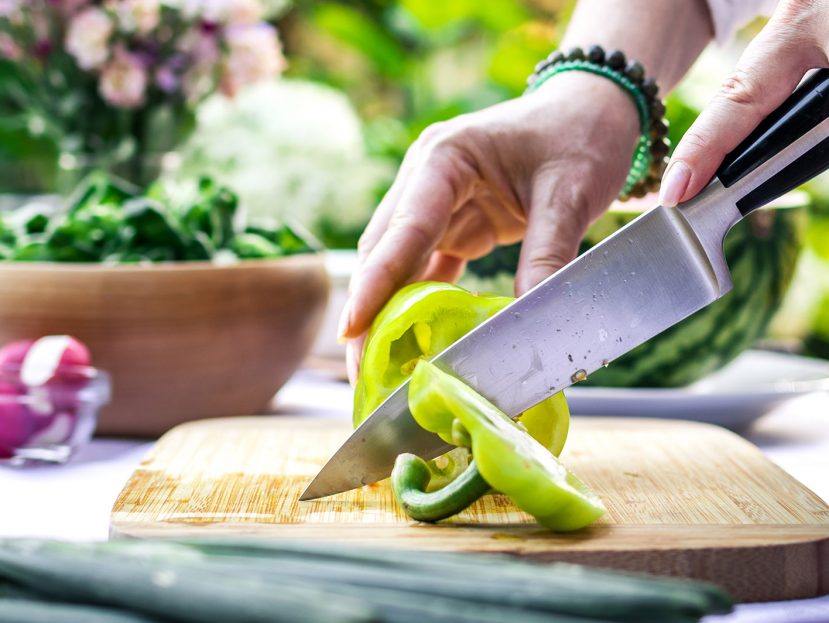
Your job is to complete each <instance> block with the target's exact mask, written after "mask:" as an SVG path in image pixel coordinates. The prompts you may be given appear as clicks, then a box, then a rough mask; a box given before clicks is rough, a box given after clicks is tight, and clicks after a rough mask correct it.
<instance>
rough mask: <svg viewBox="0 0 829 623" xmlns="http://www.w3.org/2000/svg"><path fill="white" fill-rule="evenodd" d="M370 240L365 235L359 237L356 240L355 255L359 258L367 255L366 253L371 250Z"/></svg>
mask: <svg viewBox="0 0 829 623" xmlns="http://www.w3.org/2000/svg"><path fill="white" fill-rule="evenodd" d="M372 246H373V245H372V240H371V238H370V237H369V236H368V235H367V234H363V235H362V236H360V239H359V240H357V255H358V256H359V257H364V256H366V255H368V252H369V251H370V250H371V248H372Z"/></svg>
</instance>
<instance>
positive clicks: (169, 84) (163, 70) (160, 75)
mask: <svg viewBox="0 0 829 623" xmlns="http://www.w3.org/2000/svg"><path fill="white" fill-rule="evenodd" d="M178 83H179V80H178V76H177V75H176V72H175V70H174V69H173V68H172V67H170V66H169V65H162V66H161V67H159V68H158V69H157V70H156V72H155V84H156V86H157V87H158V88H159V89H161V90H162V91H164V92H165V93H173V92H174V91H175V90H176V89H177V88H178Z"/></svg>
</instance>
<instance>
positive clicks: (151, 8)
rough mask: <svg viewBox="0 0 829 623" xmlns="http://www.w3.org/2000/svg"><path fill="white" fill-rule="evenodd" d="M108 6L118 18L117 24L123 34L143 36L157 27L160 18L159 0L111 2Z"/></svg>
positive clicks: (116, 0)
mask: <svg viewBox="0 0 829 623" xmlns="http://www.w3.org/2000/svg"><path fill="white" fill-rule="evenodd" d="M109 6H110V7H111V8H112V9H113V10H114V11H115V14H116V15H117V16H118V23H119V25H120V27H121V30H123V31H124V32H137V33H139V34H142V35H145V34H147V33H148V32H150V31H151V30H152V29H153V28H155V27H156V26H158V22H159V19H160V17H161V5H160V3H159V0H113V1H112V2H110V3H109Z"/></svg>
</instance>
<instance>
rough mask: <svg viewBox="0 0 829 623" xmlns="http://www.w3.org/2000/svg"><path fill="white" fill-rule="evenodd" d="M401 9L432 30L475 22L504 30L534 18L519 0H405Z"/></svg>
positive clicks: (401, 3) (495, 29) (402, 0)
mask: <svg viewBox="0 0 829 623" xmlns="http://www.w3.org/2000/svg"><path fill="white" fill-rule="evenodd" d="M400 6H402V7H403V8H404V9H405V10H406V11H408V12H409V13H410V14H411V15H412V16H413V17H414V18H415V19H416V20H417V21H418V22H420V24H421V25H422V26H423V27H424V28H428V29H429V30H441V29H445V28H448V27H452V26H455V25H457V24H458V23H463V22H473V23H478V24H480V25H483V26H485V27H487V28H489V29H491V30H494V31H502V30H507V29H510V28H515V27H516V26H518V25H519V24H521V23H522V22H524V21H526V20H527V19H530V15H529V12H528V11H527V9H526V8H525V6H524V4H523V3H522V2H520V1H518V0H442V1H441V2H435V0H401V1H400Z"/></svg>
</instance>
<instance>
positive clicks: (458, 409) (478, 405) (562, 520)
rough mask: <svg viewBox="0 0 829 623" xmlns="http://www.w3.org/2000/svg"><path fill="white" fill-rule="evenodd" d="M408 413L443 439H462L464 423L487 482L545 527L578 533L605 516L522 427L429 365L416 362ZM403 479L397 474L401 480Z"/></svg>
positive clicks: (582, 487) (594, 498) (596, 502)
mask: <svg viewBox="0 0 829 623" xmlns="http://www.w3.org/2000/svg"><path fill="white" fill-rule="evenodd" d="M409 410H410V411H411V413H412V416H413V417H414V418H415V420H416V421H417V422H418V424H420V425H421V426H423V427H424V428H425V429H427V430H430V431H432V432H435V433H437V434H439V435H441V437H444V438H446V437H450V438H451V436H452V429H453V427H454V428H455V429H456V437H457V436H458V433H457V428H458V426H457V425H456V424H454V422H455V420H459V421H460V423H461V424H462V425H463V427H464V428H465V429H466V431H467V432H468V434H469V439H470V441H471V447H472V455H473V456H474V457H475V463H474V465H475V466H476V467H477V470H478V471H479V472H480V475H481V476H482V477H483V479H484V480H485V481H486V482H487V483H488V484H489V485H490V486H491V487H492V488H493V489H495V490H497V491H500V492H502V493H504V494H506V495H507V496H508V497H509V498H510V499H511V500H512V501H513V503H514V504H515V505H516V506H518V507H519V508H520V509H522V510H523V511H525V512H527V513H529V514H530V515H532V516H533V517H535V518H536V520H537V521H538V522H539V523H540V524H541V525H542V526H544V527H546V528H549V529H550V530H556V531H562V532H566V531H571V530H578V529H579V528H583V527H585V526H587V525H588V524H590V523H592V522H594V521H595V520H596V519H598V518H599V517H601V516H602V515H603V514H604V513H605V512H606V508H605V506H604V504H602V501H601V500H600V499H599V498H598V496H596V494H594V493H593V492H592V491H590V489H588V488H587V486H586V485H585V484H584V483H583V482H581V481H580V480H579V479H578V478H577V477H576V476H575V475H574V474H572V473H571V472H569V471H568V470H567V469H566V468H565V467H564V466H563V465H562V464H561V463H560V462H559V461H558V459H556V457H555V456H553V454H552V453H551V452H550V451H549V450H548V449H547V448H546V447H544V446H543V445H542V444H541V443H539V442H538V441H536V440H535V439H533V437H532V436H530V435H529V434H527V432H526V431H525V430H523V429H522V426H521V425H520V424H517V423H516V422H513V421H512V419H510V418H509V416H507V415H506V414H504V413H503V412H502V411H500V410H499V409H498V408H497V407H496V406H495V405H493V404H492V403H491V402H489V401H488V400H487V399H486V398H484V397H483V396H481V395H480V394H478V393H477V392H476V391H475V390H473V389H472V388H471V387H469V386H468V385H466V384H465V383H463V382H462V381H460V380H459V379H456V378H455V377H453V376H451V375H449V374H447V373H445V372H443V371H441V370H440V369H439V368H438V367H437V366H435V365H434V364H432V363H430V362H428V361H421V362H420V363H419V364H417V367H416V368H415V370H414V373H413V375H412V378H411V382H410V385H409ZM403 456H405V455H403ZM401 458H403V457H402V456H401ZM400 464H401V465H402V463H400ZM401 470H402V467H401ZM403 475H404V474H403V473H402V472H399V473H398V480H399V481H400V482H403ZM400 493H403V491H401V492H400ZM398 497H401V496H398Z"/></svg>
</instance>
